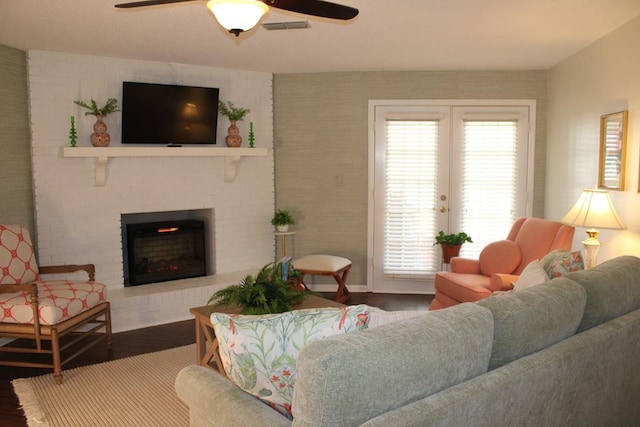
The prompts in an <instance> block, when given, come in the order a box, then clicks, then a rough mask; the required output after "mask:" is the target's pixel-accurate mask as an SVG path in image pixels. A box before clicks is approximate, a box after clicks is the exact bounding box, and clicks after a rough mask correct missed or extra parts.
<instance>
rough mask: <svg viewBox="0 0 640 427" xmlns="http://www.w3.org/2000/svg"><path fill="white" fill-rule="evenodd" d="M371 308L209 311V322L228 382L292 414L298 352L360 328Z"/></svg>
mask: <svg viewBox="0 0 640 427" xmlns="http://www.w3.org/2000/svg"><path fill="white" fill-rule="evenodd" d="M369 310H370V307H369V306H367V305H356V306H349V307H342V308H319V309H305V310H294V311H289V312H285V313H279V314H267V315H229V314H224V313H213V314H212V315H211V323H212V325H213V329H214V332H215V334H216V338H217V339H218V345H219V346H220V348H219V353H220V359H221V360H222V365H223V367H224V370H225V372H226V374H227V376H228V377H229V379H231V381H233V382H234V383H236V384H237V385H238V387H240V388H241V389H243V390H245V391H246V392H248V393H251V394H253V395H254V396H256V397H258V398H260V399H262V400H264V401H265V402H267V403H268V404H270V405H271V406H273V407H274V408H275V409H277V410H279V411H280V412H281V413H282V414H283V415H288V416H290V414H291V398H292V395H293V390H294V385H295V382H296V362H297V358H298V353H299V352H300V349H302V347H304V346H305V345H306V344H307V343H309V342H311V341H315V340H319V339H323V338H326V337H328V336H330V335H336V334H344V333H348V332H352V331H356V330H361V329H364V328H365V326H366V322H367V315H368V312H369Z"/></svg>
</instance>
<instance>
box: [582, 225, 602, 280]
mask: <svg viewBox="0 0 640 427" xmlns="http://www.w3.org/2000/svg"><path fill="white" fill-rule="evenodd" d="M589 231H591V233H590V232H589ZM587 234H589V238H588V239H586V240H583V241H582V245H583V246H584V257H585V260H584V268H585V270H588V269H590V268H592V267H595V266H596V264H597V262H596V261H597V259H598V250H599V249H600V246H602V243H600V241H599V240H598V238H597V237H596V236H597V232H596V235H595V236H594V235H593V230H587Z"/></svg>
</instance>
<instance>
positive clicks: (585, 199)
mask: <svg viewBox="0 0 640 427" xmlns="http://www.w3.org/2000/svg"><path fill="white" fill-rule="evenodd" d="M561 221H562V222H563V223H565V224H569V225H573V226H576V227H583V228H609V229H614V230H624V229H625V228H627V226H626V225H624V223H623V222H622V220H621V219H620V217H619V216H618V213H617V212H616V209H615V208H614V207H613V203H611V198H610V197H609V192H608V191H606V190H597V189H593V190H586V189H585V190H582V194H581V195H580V198H579V199H578V201H577V202H576V204H575V205H574V206H573V207H572V208H571V210H570V211H569V212H568V213H567V214H566V215H565V216H564V217H563V218H562V220H561Z"/></svg>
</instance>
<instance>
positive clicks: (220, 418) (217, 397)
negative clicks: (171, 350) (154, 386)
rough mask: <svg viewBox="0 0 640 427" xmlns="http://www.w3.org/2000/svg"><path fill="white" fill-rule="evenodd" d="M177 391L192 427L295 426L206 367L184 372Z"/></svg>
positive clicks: (192, 366) (181, 373) (187, 368)
mask: <svg viewBox="0 0 640 427" xmlns="http://www.w3.org/2000/svg"><path fill="white" fill-rule="evenodd" d="M175 389H176V393H177V394H178V397H179V398H180V399H181V400H182V401H183V402H184V403H186V404H187V406H188V407H189V418H190V426H191V427H195V426H198V427H200V426H211V427H214V426H221V427H236V426H237V427H262V426H267V425H268V426H291V421H290V420H288V419H287V418H285V417H284V416H282V415H280V413H278V412H277V411H276V410H275V409H273V408H271V407H270V406H268V405H267V404H265V403H264V402H262V401H260V400H259V399H258V398H256V397H254V396H252V395H250V394H249V393H245V392H244V391H242V390H241V389H240V388H238V387H237V386H236V385H235V384H233V383H232V382H231V381H229V380H228V379H227V378H225V377H223V376H222V375H220V374H218V373H217V372H214V371H212V370H211V369H209V368H205V367H204V366H198V365H191V366H187V367H186V368H184V369H182V370H181V371H180V372H179V373H178V376H177V377H176V382H175Z"/></svg>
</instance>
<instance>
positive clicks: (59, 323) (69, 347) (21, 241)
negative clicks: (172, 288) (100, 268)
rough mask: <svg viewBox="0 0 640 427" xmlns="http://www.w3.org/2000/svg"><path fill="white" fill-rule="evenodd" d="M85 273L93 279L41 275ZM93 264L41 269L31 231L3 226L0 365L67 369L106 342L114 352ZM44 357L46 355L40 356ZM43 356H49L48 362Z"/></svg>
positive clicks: (57, 371) (108, 315)
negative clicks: (69, 278) (82, 354)
mask: <svg viewBox="0 0 640 427" xmlns="http://www.w3.org/2000/svg"><path fill="white" fill-rule="evenodd" d="M80 270H83V271H85V272H86V273H87V274H88V276H89V280H88V281H78V280H40V274H58V273H70V272H76V271H80ZM94 280H95V267H94V266H93V264H86V265H67V266H49V267H43V266H41V267H38V264H37V262H36V258H35V253H34V250H33V244H32V243H31V237H30V236H29V230H28V229H26V228H25V227H22V226H20V225H2V224H0V338H10V339H11V340H12V341H11V342H9V343H7V344H5V345H4V346H0V365H4V366H19V367H44V368H53V373H54V377H55V380H56V383H58V384H60V383H62V366H64V365H65V364H66V363H67V362H69V361H70V360H72V359H74V358H75V357H76V356H78V355H79V354H81V353H83V352H84V351H86V350H88V349H89V348H91V347H93V346H94V345H95V344H97V343H99V342H101V341H103V340H106V342H107V348H108V352H109V354H111V310H110V306H109V302H108V301H107V300H106V287H105V285H103V284H101V283H97V282H95V281H94ZM39 355H44V356H39ZM43 357H46V359H45V360H43Z"/></svg>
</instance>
